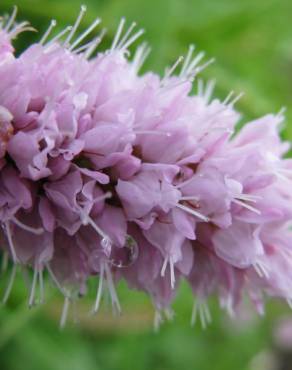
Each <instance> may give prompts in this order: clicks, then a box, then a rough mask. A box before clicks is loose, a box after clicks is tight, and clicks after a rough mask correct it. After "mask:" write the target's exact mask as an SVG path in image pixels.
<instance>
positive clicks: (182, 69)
mask: <svg viewBox="0 0 292 370" xmlns="http://www.w3.org/2000/svg"><path fill="white" fill-rule="evenodd" d="M194 50H195V45H190V46H189V50H188V53H187V56H186V58H185V61H184V63H183V66H182V68H181V72H180V75H179V77H183V76H185V72H186V69H187V67H188V65H189V64H190V61H191V59H192V56H193V52H194Z"/></svg>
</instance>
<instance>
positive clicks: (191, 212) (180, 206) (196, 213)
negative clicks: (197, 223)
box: [176, 203, 210, 222]
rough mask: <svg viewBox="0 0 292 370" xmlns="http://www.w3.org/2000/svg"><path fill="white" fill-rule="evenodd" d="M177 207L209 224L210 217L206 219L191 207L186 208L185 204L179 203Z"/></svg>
mask: <svg viewBox="0 0 292 370" xmlns="http://www.w3.org/2000/svg"><path fill="white" fill-rule="evenodd" d="M176 206H177V207H178V208H180V209H182V210H183V211H185V212H187V213H190V214H191V215H193V216H196V217H198V218H199V219H201V220H202V221H204V222H209V221H210V219H209V217H206V216H204V215H202V214H201V213H200V212H198V211H195V210H194V209H191V208H189V207H186V206H184V205H183V204H180V203H177V204H176Z"/></svg>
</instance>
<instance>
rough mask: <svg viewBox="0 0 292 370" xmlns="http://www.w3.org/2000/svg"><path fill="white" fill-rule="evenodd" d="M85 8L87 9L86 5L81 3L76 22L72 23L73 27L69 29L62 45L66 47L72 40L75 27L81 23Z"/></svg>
mask: <svg viewBox="0 0 292 370" xmlns="http://www.w3.org/2000/svg"><path fill="white" fill-rule="evenodd" d="M86 10H87V7H86V5H81V8H80V13H79V15H78V17H77V19H76V22H75V23H74V25H73V27H72V29H71V32H70V33H69V35H68V37H67V39H66V40H65V42H64V47H67V46H69V45H70V41H71V40H72V38H73V36H74V34H75V32H76V31H77V29H78V27H79V25H80V23H81V20H82V18H83V16H84V14H85V13H86Z"/></svg>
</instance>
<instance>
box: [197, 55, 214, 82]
mask: <svg viewBox="0 0 292 370" xmlns="http://www.w3.org/2000/svg"><path fill="white" fill-rule="evenodd" d="M215 60H216V59H215V58H211V59H209V60H208V61H207V62H206V63H204V64H202V65H201V66H198V67H197V68H195V69H194V71H193V73H192V74H191V76H192V77H193V78H195V76H196V75H197V74H199V73H201V72H202V71H203V70H204V69H206V68H208V67H209V66H210V65H211V64H213V63H214V62H215Z"/></svg>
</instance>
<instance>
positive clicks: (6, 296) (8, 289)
mask: <svg viewBox="0 0 292 370" xmlns="http://www.w3.org/2000/svg"><path fill="white" fill-rule="evenodd" d="M16 270H17V265H16V264H15V263H14V264H13V266H12V270H11V274H10V277H9V281H8V284H7V287H6V289H5V293H4V296H3V299H2V303H3V304H5V303H6V302H7V301H8V299H9V297H10V293H11V290H12V287H13V284H14V280H15V276H16Z"/></svg>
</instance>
